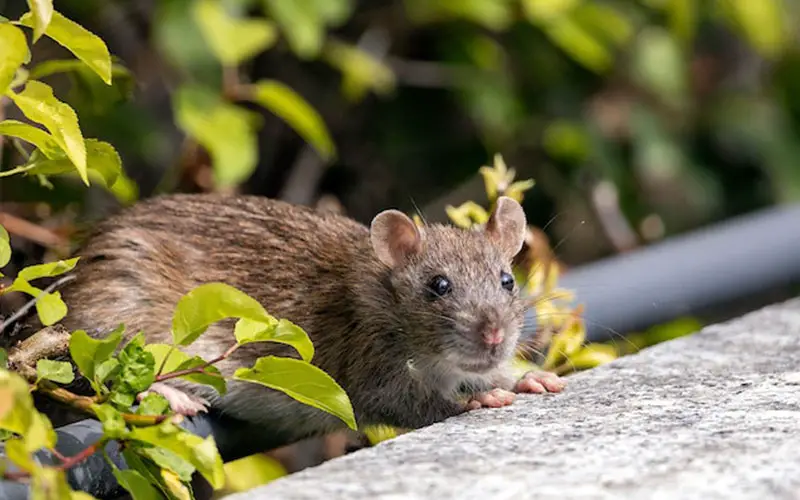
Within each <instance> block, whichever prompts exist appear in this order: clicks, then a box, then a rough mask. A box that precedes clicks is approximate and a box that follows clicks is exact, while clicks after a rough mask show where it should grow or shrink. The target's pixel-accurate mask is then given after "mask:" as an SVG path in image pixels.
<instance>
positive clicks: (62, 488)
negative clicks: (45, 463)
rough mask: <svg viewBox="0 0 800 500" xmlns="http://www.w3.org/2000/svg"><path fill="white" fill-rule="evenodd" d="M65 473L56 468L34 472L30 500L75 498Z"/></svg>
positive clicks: (40, 469) (45, 468)
mask: <svg viewBox="0 0 800 500" xmlns="http://www.w3.org/2000/svg"><path fill="white" fill-rule="evenodd" d="M72 493H73V492H72V489H71V488H70V487H69V483H67V476H66V474H65V473H64V471H62V470H60V469H56V468H55V467H36V468H35V469H34V470H33V474H32V478H31V487H30V499H29V500H64V499H71V498H74V496H73V494H72Z"/></svg>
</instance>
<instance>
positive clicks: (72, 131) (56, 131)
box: [8, 80, 89, 185]
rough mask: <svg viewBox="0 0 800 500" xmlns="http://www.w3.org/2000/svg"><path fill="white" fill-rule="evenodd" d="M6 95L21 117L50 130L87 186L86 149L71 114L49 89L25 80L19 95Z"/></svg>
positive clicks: (73, 115) (46, 86)
mask: <svg viewBox="0 0 800 500" xmlns="http://www.w3.org/2000/svg"><path fill="white" fill-rule="evenodd" d="M8 96H9V97H11V99H12V100H13V101H14V104H16V105H17V107H19V109H20V110H21V111H22V112H23V113H24V114H25V116H27V117H28V118H29V119H30V120H32V121H34V122H36V123H41V124H42V125H44V126H45V128H47V130H49V131H50V133H51V134H52V136H53V139H54V140H55V141H56V143H57V144H58V145H59V147H61V149H63V150H64V151H65V152H66V153H67V157H69V159H70V161H72V163H73V164H74V165H75V168H76V169H77V170H78V173H79V174H80V176H81V179H83V182H84V183H85V184H86V185H88V184H89V178H88V177H87V173H86V146H85V145H84V143H83V135H82V134H81V129H80V127H79V125H78V117H77V116H76V115H75V111H73V110H72V108H71V107H69V106H68V105H67V104H64V103H63V102H61V101H59V100H58V99H56V97H55V96H54V95H53V89H52V88H50V86H48V85H46V84H44V83H42V82H37V81H35V80H31V81H28V83H27V84H26V85H25V89H24V90H23V91H22V92H20V93H18V94H15V93H14V92H9V93H8Z"/></svg>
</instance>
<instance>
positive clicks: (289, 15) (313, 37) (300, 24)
mask: <svg viewBox="0 0 800 500" xmlns="http://www.w3.org/2000/svg"><path fill="white" fill-rule="evenodd" d="M329 1H331V2H333V1H334V0H329ZM264 3H265V6H266V7H267V10H268V11H269V15H270V17H272V18H273V19H275V21H276V22H277V23H278V24H279V25H280V27H281V31H282V32H283V34H284V36H285V37H286V41H287V42H288V43H289V47H290V48H291V49H292V51H293V52H294V53H295V54H297V56H298V57H300V58H301V59H310V58H312V57H316V56H317V55H318V54H319V52H320V50H321V49H322V44H323V41H324V40H325V23H324V22H323V19H322V17H321V15H320V14H321V13H320V12H319V11H318V10H317V9H316V6H315V5H314V3H315V2H314V1H313V0H294V1H292V2H284V1H282V0H265V2H264Z"/></svg>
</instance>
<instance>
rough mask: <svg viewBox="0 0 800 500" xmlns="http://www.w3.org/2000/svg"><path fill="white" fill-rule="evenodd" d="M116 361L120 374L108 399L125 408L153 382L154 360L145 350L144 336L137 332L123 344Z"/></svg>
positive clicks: (154, 375)
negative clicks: (117, 361)
mask: <svg viewBox="0 0 800 500" xmlns="http://www.w3.org/2000/svg"><path fill="white" fill-rule="evenodd" d="M117 359H118V360H119V364H120V372H119V376H118V379H117V383H116V384H115V385H114V387H113V390H112V391H111V395H110V396H109V398H110V400H111V401H112V402H114V403H116V404H118V405H120V406H121V407H125V406H128V405H130V404H131V403H132V402H133V401H134V400H135V398H136V395H137V394H139V393H141V392H144V391H145V390H147V389H148V388H149V387H150V386H151V385H152V384H153V382H155V377H156V374H155V371H156V366H155V358H154V357H153V355H152V354H151V353H149V352H148V351H146V350H145V348H144V334H142V332H139V333H137V334H136V335H134V336H133V338H131V340H130V341H128V343H127V344H125V347H123V348H122V350H121V351H120V353H119V355H118V356H117ZM129 401H130V402H131V403H129Z"/></svg>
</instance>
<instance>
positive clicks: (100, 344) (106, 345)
mask: <svg viewBox="0 0 800 500" xmlns="http://www.w3.org/2000/svg"><path fill="white" fill-rule="evenodd" d="M124 331H125V327H124V326H123V325H120V326H119V327H118V328H116V329H115V330H114V331H112V332H111V333H109V334H108V335H107V336H106V338H105V339H102V340H96V339H93V338H91V337H90V336H89V335H88V334H87V333H86V332H85V331H83V330H77V331H75V332H73V333H72V336H71V337H70V339H69V354H70V356H72V360H73V361H74V362H75V364H76V365H78V369H79V370H80V371H81V373H82V374H83V375H84V376H85V377H86V378H88V379H89V380H91V381H94V380H95V377H96V373H95V367H96V366H98V365H100V364H101V363H103V362H104V361H106V360H108V358H110V357H111V355H112V354H114V351H116V349H117V346H119V343H120V342H121V341H122V333H123V332H124Z"/></svg>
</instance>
